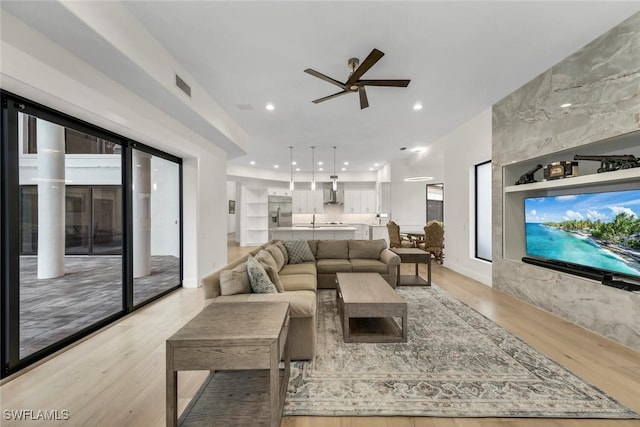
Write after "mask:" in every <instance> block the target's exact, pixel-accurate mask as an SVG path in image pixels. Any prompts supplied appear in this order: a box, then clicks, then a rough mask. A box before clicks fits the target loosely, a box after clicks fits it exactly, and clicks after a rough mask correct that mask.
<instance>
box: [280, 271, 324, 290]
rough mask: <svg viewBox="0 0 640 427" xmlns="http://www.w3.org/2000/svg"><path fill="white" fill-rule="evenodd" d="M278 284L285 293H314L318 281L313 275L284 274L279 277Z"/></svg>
mask: <svg viewBox="0 0 640 427" xmlns="http://www.w3.org/2000/svg"><path fill="white" fill-rule="evenodd" d="M280 282H281V283H282V287H283V288H284V290H285V291H286V292H290V291H314V292H315V291H316V290H317V289H318V279H317V278H316V275H315V274H286V275H283V276H280Z"/></svg>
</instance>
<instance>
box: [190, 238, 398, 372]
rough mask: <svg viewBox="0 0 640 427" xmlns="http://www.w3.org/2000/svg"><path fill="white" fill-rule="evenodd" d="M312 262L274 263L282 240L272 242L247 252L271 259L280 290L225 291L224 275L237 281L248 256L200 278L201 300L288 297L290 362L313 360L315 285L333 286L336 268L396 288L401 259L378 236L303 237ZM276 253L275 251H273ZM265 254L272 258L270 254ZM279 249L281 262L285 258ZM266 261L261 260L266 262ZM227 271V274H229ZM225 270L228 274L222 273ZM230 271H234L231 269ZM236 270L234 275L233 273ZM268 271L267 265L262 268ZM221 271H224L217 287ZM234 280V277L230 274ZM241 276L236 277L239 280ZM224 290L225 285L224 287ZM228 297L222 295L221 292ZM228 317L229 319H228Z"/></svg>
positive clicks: (251, 299) (319, 286) (281, 248)
mask: <svg viewBox="0 0 640 427" xmlns="http://www.w3.org/2000/svg"><path fill="white" fill-rule="evenodd" d="M306 242H307V244H308V246H309V249H310V250H311V253H312V254H313V256H314V258H315V260H314V261H306V262H300V263H296V264H292V263H289V262H285V263H282V260H280V262H278V260H277V259H276V258H278V257H279V256H280V255H279V254H280V253H282V252H283V248H284V245H283V244H282V242H276V241H271V242H268V243H265V244H263V245H262V246H260V247H258V248H256V249H254V250H253V251H251V253H250V255H252V256H253V257H255V258H256V259H261V260H262V261H265V258H268V259H267V260H266V261H269V260H273V259H275V260H276V263H277V264H281V265H279V266H278V267H277V276H278V277H277V278H275V279H276V280H274V281H279V282H280V284H281V290H282V292H278V293H266V294H265V293H262V294H258V293H252V292H251V290H250V288H249V290H248V291H247V288H246V286H247V285H246V283H245V284H244V285H238V286H240V287H241V288H237V289H243V290H240V291H238V290H237V289H235V288H234V289H235V290H234V291H232V292H234V293H233V294H231V295H229V294H228V293H229V290H228V289H229V288H228V287H227V284H226V283H227V282H226V281H228V280H229V279H228V278H229V277H231V276H232V275H236V274H237V277H241V278H242V280H248V277H246V278H245V277H244V273H242V271H243V267H244V265H245V264H246V262H247V259H248V257H249V255H246V256H244V257H242V258H239V259H238V260H236V261H234V262H232V263H230V264H228V265H226V266H225V267H223V268H222V269H220V270H218V271H216V272H214V273H212V274H210V275H208V276H207V277H205V278H203V279H202V286H203V288H204V294H205V298H206V299H214V302H222V301H246V302H251V301H288V302H289V304H290V310H291V321H290V335H289V340H290V351H291V358H292V359H294V360H306V359H312V358H313V357H314V356H315V352H316V330H317V312H316V310H317V299H316V290H317V288H335V287H336V273H338V272H375V273H380V275H381V276H382V277H383V278H384V279H385V280H386V281H387V282H388V283H389V284H390V285H391V286H392V287H394V288H395V287H396V284H397V281H398V277H397V266H398V265H399V264H400V257H398V256H397V255H396V254H394V253H393V252H391V251H390V250H389V249H388V248H387V245H386V242H385V240H384V239H381V240H308V241H306ZM277 251H280V252H277ZM266 252H268V253H269V254H273V255H275V256H272V257H269V256H268V255H267V254H266ZM287 258H288V257H287V255H286V250H284V261H288V259H287ZM268 263H269V262H265V264H268ZM229 270H231V271H232V273H229ZM225 271H227V273H224V272H225ZM234 271H235V272H234ZM236 272H237V273H236ZM267 272H268V273H269V269H268V268H267ZM221 275H224V281H225V283H223V287H222V288H221V280H220V279H221ZM233 277H234V278H235V277H236V276H233ZM238 280H240V279H238ZM225 289H227V290H226V291H225ZM225 293H226V294H227V295H223V294H225ZM230 320H232V319H230Z"/></svg>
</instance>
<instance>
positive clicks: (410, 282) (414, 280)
mask: <svg viewBox="0 0 640 427" xmlns="http://www.w3.org/2000/svg"><path fill="white" fill-rule="evenodd" d="M391 251H392V252H394V253H395V254H397V255H398V256H399V257H400V263H401V264H402V263H405V264H409V263H414V264H415V265H416V273H415V275H413V276H411V275H403V276H402V275H400V265H398V285H405V286H431V254H430V253H429V252H427V251H423V250H422V249H418V248H391ZM418 264H427V280H424V279H423V278H422V277H420V276H418Z"/></svg>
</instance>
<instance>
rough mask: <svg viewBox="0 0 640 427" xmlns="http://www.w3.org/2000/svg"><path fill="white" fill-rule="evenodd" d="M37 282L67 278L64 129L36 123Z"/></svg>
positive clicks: (51, 124) (48, 123)
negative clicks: (65, 268) (65, 259)
mask: <svg viewBox="0 0 640 427" xmlns="http://www.w3.org/2000/svg"><path fill="white" fill-rule="evenodd" d="M36 126H37V127H36V129H37V138H38V279H51V278H54V277H61V276H64V245H65V232H64V231H65V229H64V224H65V217H64V216H65V177H64V174H65V166H64V151H65V147H64V127H62V126H58V125H56V124H54V123H50V122H47V121H44V120H40V119H38V120H37V125H36Z"/></svg>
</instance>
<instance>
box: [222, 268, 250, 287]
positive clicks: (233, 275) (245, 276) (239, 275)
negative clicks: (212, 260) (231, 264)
mask: <svg viewBox="0 0 640 427" xmlns="http://www.w3.org/2000/svg"><path fill="white" fill-rule="evenodd" d="M248 293H251V283H250V282H249V273H248V272H247V264H246V263H244V264H240V265H238V266H237V267H235V268H234V269H232V270H224V271H221V272H220V295H235V294H248Z"/></svg>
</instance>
